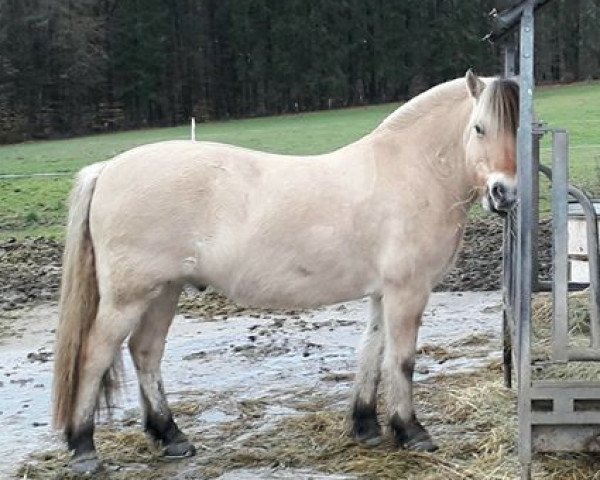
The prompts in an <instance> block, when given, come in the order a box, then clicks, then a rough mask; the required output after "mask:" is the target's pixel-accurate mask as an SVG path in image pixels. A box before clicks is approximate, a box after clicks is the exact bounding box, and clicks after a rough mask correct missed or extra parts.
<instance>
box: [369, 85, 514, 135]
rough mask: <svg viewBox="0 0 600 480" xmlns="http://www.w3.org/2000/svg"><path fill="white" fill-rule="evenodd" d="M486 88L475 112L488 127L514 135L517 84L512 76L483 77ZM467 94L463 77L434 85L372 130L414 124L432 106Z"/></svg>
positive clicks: (397, 128)
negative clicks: (483, 118)
mask: <svg viewBox="0 0 600 480" xmlns="http://www.w3.org/2000/svg"><path fill="white" fill-rule="evenodd" d="M482 80H483V81H484V83H485V85H486V86H485V88H484V89H483V92H482V93H481V97H480V99H479V102H478V103H477V114H478V116H484V115H485V116H486V117H487V118H488V122H489V125H488V128H490V129H492V130H495V131H500V130H501V129H503V130H504V131H509V132H510V133H512V134H513V135H516V132H517V127H518V123H519V85H518V84H517V83H516V82H515V81H513V80H507V79H501V78H496V77H495V78H485V79H482ZM466 95H468V93H467V88H466V85H465V80H464V79H462V78H459V79H456V80H451V81H449V82H446V83H442V84H440V85H437V86H435V87H433V88H431V89H430V90H427V91H426V92H424V93H422V94H420V95H418V96H416V97H414V98H412V99H411V100H409V101H408V102H407V103H405V104H404V105H402V106H401V107H400V108H398V109H397V110H396V111H394V112H393V113H392V114H390V115H389V116H388V117H387V118H386V119H385V120H383V122H381V124H380V125H379V126H378V127H377V128H376V129H375V131H376V132H377V131H382V130H387V129H394V130H399V129H402V128H404V127H408V126H410V125H413V124H414V123H415V122H416V121H417V120H418V119H419V118H421V117H422V116H424V115H426V114H430V113H431V111H432V109H434V108H436V107H438V106H441V105H444V104H446V103H447V102H448V101H454V102H458V101H460V100H462V99H464V98H465V96H466Z"/></svg>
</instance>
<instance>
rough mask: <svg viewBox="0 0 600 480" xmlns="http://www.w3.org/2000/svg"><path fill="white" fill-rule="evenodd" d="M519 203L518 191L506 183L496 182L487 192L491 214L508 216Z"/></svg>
mask: <svg viewBox="0 0 600 480" xmlns="http://www.w3.org/2000/svg"><path fill="white" fill-rule="evenodd" d="M516 202H517V189H516V188H515V187H513V186H509V185H507V184H505V183H504V182H501V181H498V182H494V183H493V184H492V185H491V186H490V187H489V188H488V191H487V204H488V207H489V210H490V211H491V212H494V213H497V214H499V215H502V216H504V215H506V214H507V213H508V212H509V211H510V210H511V209H512V208H513V207H514V206H515V204H516Z"/></svg>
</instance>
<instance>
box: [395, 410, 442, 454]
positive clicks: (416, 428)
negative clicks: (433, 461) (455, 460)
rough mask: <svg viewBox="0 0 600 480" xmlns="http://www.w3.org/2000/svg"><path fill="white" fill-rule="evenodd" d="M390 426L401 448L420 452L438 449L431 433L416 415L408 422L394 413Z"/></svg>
mask: <svg viewBox="0 0 600 480" xmlns="http://www.w3.org/2000/svg"><path fill="white" fill-rule="evenodd" d="M390 427H391V430H392V434H393V435H394V438H395V439H396V443H397V444H398V446H399V447H400V448H405V449H407V450H415V451H418V452H435V451H436V450H437V449H438V447H437V445H436V444H435V443H433V440H432V439H431V435H429V433H428V432H427V430H425V428H424V427H423V425H421V424H420V423H419V421H418V420H417V419H416V417H415V416H414V415H413V417H412V418H411V419H410V420H409V421H408V422H403V421H402V420H400V417H399V416H398V415H397V414H394V416H393V417H392V418H391V421H390Z"/></svg>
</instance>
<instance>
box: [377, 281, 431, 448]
mask: <svg viewBox="0 0 600 480" xmlns="http://www.w3.org/2000/svg"><path fill="white" fill-rule="evenodd" d="M413 286H414V287H415V288H410V289H409V288H405V289H397V288H393V289H387V290H386V291H385V293H384V297H383V312H384V323H385V349H384V358H383V364H382V370H383V376H384V377H383V379H384V385H385V387H386V393H387V404H388V408H389V411H390V428H391V431H392V433H393V435H394V437H395V439H396V441H397V442H398V444H399V445H400V446H402V447H405V448H411V449H415V450H426V451H433V450H436V448H437V447H436V446H435V445H434V443H433V441H432V440H431V437H430V436H429V433H427V431H426V430H425V428H423V426H422V425H421V424H420V423H419V421H418V420H417V417H416V415H415V409H414V406H413V393H412V377H413V372H414V367H415V350H416V342H417V335H418V331H419V326H420V324H421V315H422V314H423V310H424V309H425V306H426V304H427V299H428V297H429V291H428V290H427V289H426V288H416V285H414V284H413Z"/></svg>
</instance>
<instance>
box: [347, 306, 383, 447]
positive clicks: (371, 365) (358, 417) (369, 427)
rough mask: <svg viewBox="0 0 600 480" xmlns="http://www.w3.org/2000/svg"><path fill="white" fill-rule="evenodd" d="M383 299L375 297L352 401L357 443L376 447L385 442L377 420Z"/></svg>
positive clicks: (353, 425) (364, 335)
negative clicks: (382, 441) (382, 439)
mask: <svg viewBox="0 0 600 480" xmlns="http://www.w3.org/2000/svg"><path fill="white" fill-rule="evenodd" d="M382 320H383V317H382V309H381V297H379V296H377V297H371V299H370V312H369V321H368V324H367V328H366V330H365V332H364V334H363V340H362V345H361V350H360V356H359V359H358V372H357V374H356V380H355V386H354V399H353V401H352V433H353V435H354V437H355V438H356V440H358V441H359V442H362V443H365V444H366V445H369V446H373V445H377V444H378V443H380V442H381V429H380V427H379V422H378V421H377V386H378V384H379V378H380V373H381V359H382V353H383V340H384V331H383V321H382Z"/></svg>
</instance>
